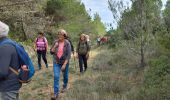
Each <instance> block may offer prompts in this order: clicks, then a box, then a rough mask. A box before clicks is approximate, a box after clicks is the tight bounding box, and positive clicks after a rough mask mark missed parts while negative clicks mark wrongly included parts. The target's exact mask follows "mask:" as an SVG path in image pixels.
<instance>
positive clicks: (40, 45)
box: [36, 37, 47, 51]
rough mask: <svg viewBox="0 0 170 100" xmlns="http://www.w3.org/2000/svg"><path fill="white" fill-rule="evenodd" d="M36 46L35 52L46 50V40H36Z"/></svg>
mask: <svg viewBox="0 0 170 100" xmlns="http://www.w3.org/2000/svg"><path fill="white" fill-rule="evenodd" d="M36 45H37V50H40V51H43V50H46V46H47V39H46V38H45V37H43V38H37V39H36Z"/></svg>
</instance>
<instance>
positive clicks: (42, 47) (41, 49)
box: [35, 32, 48, 70]
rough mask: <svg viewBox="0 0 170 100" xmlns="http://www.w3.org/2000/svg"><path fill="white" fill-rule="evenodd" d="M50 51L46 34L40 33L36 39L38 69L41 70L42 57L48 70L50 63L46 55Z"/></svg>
mask: <svg viewBox="0 0 170 100" xmlns="http://www.w3.org/2000/svg"><path fill="white" fill-rule="evenodd" d="M47 49H48V41H47V39H46V38H45V36H44V33H42V32H39V33H38V37H37V38H36V39H35V50H36V52H37V57H38V68H39V70H40V69H41V67H42V66H41V56H42V58H43V60H44V63H45V65H46V68H48V62H47V58H46V53H47Z"/></svg>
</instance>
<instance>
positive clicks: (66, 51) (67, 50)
mask: <svg viewBox="0 0 170 100" xmlns="http://www.w3.org/2000/svg"><path fill="white" fill-rule="evenodd" d="M56 42H58V40H56V41H55V42H54V43H53V46H54V45H55V43H56ZM53 46H52V48H53ZM63 49H64V51H63V55H62V56H61V58H60V59H59V58H58V57H57V52H58V46H57V47H56V48H55V52H54V53H53V58H54V63H58V64H63V63H64V61H65V60H68V61H69V59H70V58H71V45H70V43H69V41H68V40H66V39H65V41H64V48H63Z"/></svg>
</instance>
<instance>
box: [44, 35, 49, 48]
mask: <svg viewBox="0 0 170 100" xmlns="http://www.w3.org/2000/svg"><path fill="white" fill-rule="evenodd" d="M44 39H45V44H46V50H48V41H47V38H45V37H44Z"/></svg>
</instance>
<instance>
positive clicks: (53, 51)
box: [50, 40, 58, 54]
mask: <svg viewBox="0 0 170 100" xmlns="http://www.w3.org/2000/svg"><path fill="white" fill-rule="evenodd" d="M57 45H58V42H57V40H55V41H54V42H53V45H52V47H51V49H50V53H51V54H54V53H55V49H56V47H57Z"/></svg>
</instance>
